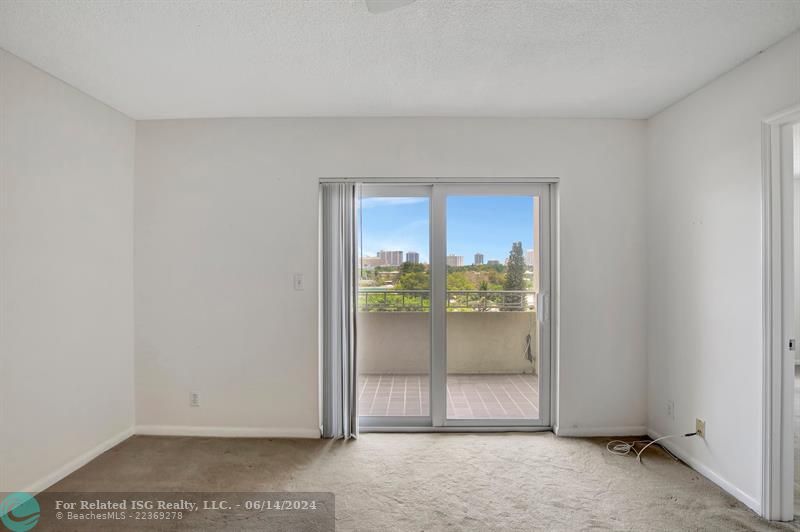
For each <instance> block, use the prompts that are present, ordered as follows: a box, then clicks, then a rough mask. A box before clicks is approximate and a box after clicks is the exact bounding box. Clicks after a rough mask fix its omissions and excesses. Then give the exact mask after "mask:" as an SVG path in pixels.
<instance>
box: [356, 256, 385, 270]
mask: <svg viewBox="0 0 800 532" xmlns="http://www.w3.org/2000/svg"><path fill="white" fill-rule="evenodd" d="M375 266H383V260H382V259H381V258H380V257H361V267H362V268H364V269H365V270H371V269H372V268H374V267H375Z"/></svg>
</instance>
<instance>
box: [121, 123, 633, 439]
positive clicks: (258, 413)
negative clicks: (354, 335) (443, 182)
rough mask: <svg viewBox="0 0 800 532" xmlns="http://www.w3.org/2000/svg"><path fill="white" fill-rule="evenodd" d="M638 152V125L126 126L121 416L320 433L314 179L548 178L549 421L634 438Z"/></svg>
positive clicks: (153, 424) (158, 423)
mask: <svg viewBox="0 0 800 532" xmlns="http://www.w3.org/2000/svg"><path fill="white" fill-rule="evenodd" d="M644 151H645V150H644V122H642V121H623V120H618V121H614V120H533V119H436V118H430V119H427V118H411V119H361V120H359V119H220V120H174V121H172V120H170V121H144V122H138V123H137V140H136V187H135V188H136V209H135V211H136V212H135V223H136V237H135V247H136V253H135V255H136V259H135V272H136V283H135V284H136V289H135V292H136V295H135V300H136V389H137V394H136V396H137V424H138V425H142V426H145V430H148V431H152V432H159V431H164V432H170V431H172V432H175V431H176V430H177V429H176V428H175V426H183V429H182V430H183V431H184V432H188V433H191V432H192V431H193V430H194V429H187V428H186V426H190V427H206V428H207V427H228V428H230V427H239V428H248V429H251V433H265V434H297V435H315V434H317V433H318V425H319V413H318V397H317V396H318V391H317V386H318V338H317V326H318V318H317V307H318V306H317V282H316V272H317V263H318V253H317V246H318V227H317V224H318V214H317V213H318V178H319V177H323V176H357V177H359V176H361V177H363V176H387V177H392V176H459V177H469V176H558V177H560V178H561V180H562V181H561V190H560V192H561V298H562V300H561V301H562V305H561V350H562V367H561V371H562V375H564V376H565V378H564V379H562V382H561V383H560V415H561V417H560V427H561V428H562V429H563V430H564V431H565V432H571V433H580V432H595V431H597V430H602V431H604V432H608V433H618V432H623V433H624V432H634V433H635V432H642V431H643V430H644V425H645V419H646V407H645V395H646V393H645V381H646V356H645V316H644V315H645V300H644V295H645V294H644V275H645V271H644V268H645V265H644V256H645V253H644V227H643V224H644ZM294 272H300V273H304V274H305V276H306V280H307V287H306V290H305V291H304V292H295V291H293V289H292V274H293V273H294ZM191 391H199V392H200V393H201V394H202V399H201V400H202V406H201V407H200V408H191V407H190V406H189V394H190V392H191ZM164 426H167V427H168V428H167V429H164ZM169 427H171V428H169ZM203 430H205V429H203ZM203 430H200V432H202V431H203Z"/></svg>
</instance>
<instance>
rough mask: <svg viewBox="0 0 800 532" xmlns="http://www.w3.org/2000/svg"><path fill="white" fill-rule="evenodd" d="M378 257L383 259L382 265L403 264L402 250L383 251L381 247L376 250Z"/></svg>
mask: <svg viewBox="0 0 800 532" xmlns="http://www.w3.org/2000/svg"><path fill="white" fill-rule="evenodd" d="M378 257H380V259H381V260H382V261H383V264H384V266H400V265H401V264H403V252H402V251H385V250H383V249H382V250H380V251H379V252H378Z"/></svg>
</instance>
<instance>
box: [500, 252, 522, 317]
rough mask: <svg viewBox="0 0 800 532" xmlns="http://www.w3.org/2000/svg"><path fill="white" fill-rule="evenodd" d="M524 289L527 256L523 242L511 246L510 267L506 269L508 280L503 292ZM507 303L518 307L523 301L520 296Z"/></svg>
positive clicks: (509, 298)
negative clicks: (523, 248)
mask: <svg viewBox="0 0 800 532" xmlns="http://www.w3.org/2000/svg"><path fill="white" fill-rule="evenodd" d="M524 289H525V254H524V253H523V251H522V242H514V243H513V244H512V245H511V252H510V253H509V254H508V267H507V268H506V280H505V282H504V283H503V290H524ZM506 301H507V302H508V304H509V306H516V305H518V304H519V303H520V302H521V301H522V299H521V297H520V296H509V297H508V298H507V299H506Z"/></svg>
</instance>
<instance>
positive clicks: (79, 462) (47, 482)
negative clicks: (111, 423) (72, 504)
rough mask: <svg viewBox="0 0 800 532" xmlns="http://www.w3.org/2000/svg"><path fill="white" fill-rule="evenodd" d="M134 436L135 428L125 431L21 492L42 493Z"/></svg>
mask: <svg viewBox="0 0 800 532" xmlns="http://www.w3.org/2000/svg"><path fill="white" fill-rule="evenodd" d="M131 436H133V427H131V428H129V429H126V430H123V431H122V432H120V433H119V434H117V435H115V436H112V437H111V438H109V439H107V440H106V441H104V442H102V443H100V444H99V445H97V446H95V447H93V448H92V449H89V450H88V451H86V452H85V453H83V454H82V455H80V456H78V457H77V458H75V459H73V460H70V461H69V462H67V463H66V464H64V465H63V466H61V467H59V468H58V469H56V470H55V471H53V472H52V473H50V474H49V475H47V476H45V477H43V478H40V479H39V480H37V481H36V482H34V483H33V484H31V485H29V486H28V487H26V488H25V489H23V490H21V491H23V492H25V493H32V494H34V495H35V494H37V493H39V492H41V491H44V490H46V489H47V488H49V487H50V486H52V485H53V484H55V483H56V482H58V481H59V480H61V479H63V478H64V477H66V476H67V475H70V474H72V473H74V472H75V471H77V470H78V469H80V468H81V467H83V466H85V465H86V464H88V463H89V462H91V461H92V460H94V459H95V458H97V457H98V456H100V455H101V454H103V453H104V452H106V451H108V450H109V449H111V448H112V447H115V446H117V445H119V444H120V443H122V442H123V441H125V440H127V439H128V438H130V437H131Z"/></svg>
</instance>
